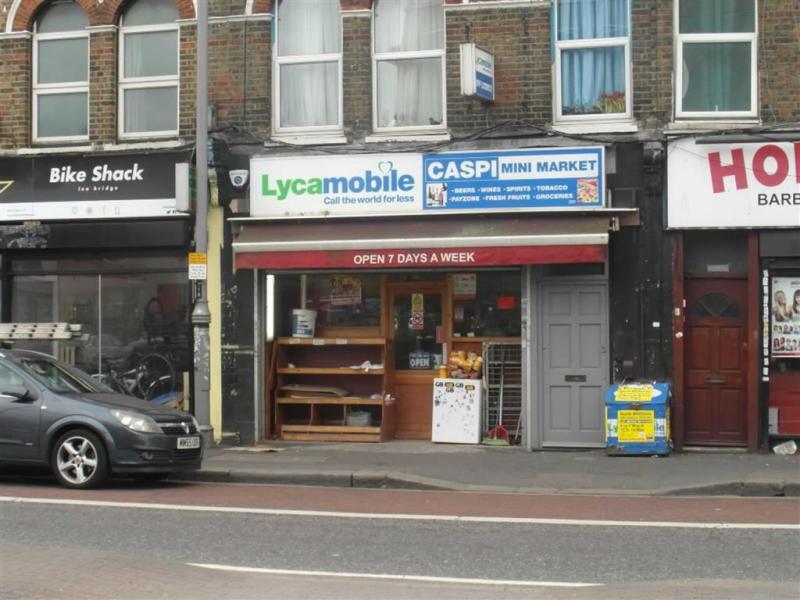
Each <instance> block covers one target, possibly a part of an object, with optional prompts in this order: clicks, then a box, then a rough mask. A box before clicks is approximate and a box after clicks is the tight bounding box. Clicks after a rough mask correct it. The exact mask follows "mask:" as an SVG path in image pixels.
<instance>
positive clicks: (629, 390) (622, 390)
mask: <svg viewBox="0 0 800 600" xmlns="http://www.w3.org/2000/svg"><path fill="white" fill-rule="evenodd" d="M654 392H655V388H653V386H652V385H637V386H620V387H618V388H617V389H616V391H614V401H615V402H650V401H651V400H652V399H653V396H654V395H655V393H654Z"/></svg>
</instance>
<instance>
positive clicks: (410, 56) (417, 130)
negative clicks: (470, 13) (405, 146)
mask: <svg viewBox="0 0 800 600" xmlns="http://www.w3.org/2000/svg"><path fill="white" fill-rule="evenodd" d="M396 1H397V0H375V2H376V3H377V2H396ZM445 1H446V0H442V13H443V14H442V24H443V29H444V31H443V32H442V47H441V48H440V49H437V50H412V51H408V52H375V23H376V19H375V9H374V8H373V10H372V35H371V36H370V38H371V39H370V50H371V53H372V131H373V132H374V133H377V134H386V133H391V134H406V135H411V136H413V135H419V134H426V133H442V132H444V131H446V130H447V65H446V61H445V52H446V48H447V12H446V11H445ZM420 58H438V59H440V61H441V65H442V70H441V73H442V122H441V124H439V125H410V126H402V127H379V126H378V63H379V62H382V61H395V60H417V59H420Z"/></svg>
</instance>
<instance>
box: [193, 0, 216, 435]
mask: <svg viewBox="0 0 800 600" xmlns="http://www.w3.org/2000/svg"><path fill="white" fill-rule="evenodd" d="M196 39H197V87H196V90H195V91H196V98H195V106H196V119H195V121H196V125H195V129H196V140H197V141H196V149H195V172H196V177H197V185H196V191H197V206H196V208H195V226H194V239H195V251H196V252H201V253H203V254H205V253H206V252H207V250H208V0H197V38H196ZM210 322H211V313H210V312H209V310H208V302H207V300H206V282H205V281H197V287H196V289H195V302H194V308H193V310H192V326H193V328H194V414H195V417H196V418H197V420H198V421H199V422H200V427H201V431H202V432H203V437H204V438H205V443H206V447H208V446H210V445H212V444H213V441H214V431H213V429H212V428H211V406H210V401H209V389H210V381H209V380H210V355H209V352H210V349H209V345H210V344H209V335H208V326H209V323H210Z"/></svg>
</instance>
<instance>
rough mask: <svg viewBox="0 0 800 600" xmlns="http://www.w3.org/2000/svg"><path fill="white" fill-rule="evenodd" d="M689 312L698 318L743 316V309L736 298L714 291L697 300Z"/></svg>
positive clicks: (734, 317)
mask: <svg viewBox="0 0 800 600" xmlns="http://www.w3.org/2000/svg"><path fill="white" fill-rule="evenodd" d="M689 314H690V315H691V316H693V317H697V318H709V317H720V318H723V319H738V318H740V317H741V316H742V311H741V307H740V306H739V303H738V302H737V301H736V299H735V298H731V297H730V296H728V295H727V294H720V293H717V292H714V293H711V294H706V295H705V296H701V297H700V298H698V299H697V300H695V301H694V303H693V304H692V305H691V306H690V307H689Z"/></svg>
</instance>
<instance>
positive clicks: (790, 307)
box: [770, 277, 800, 358]
mask: <svg viewBox="0 0 800 600" xmlns="http://www.w3.org/2000/svg"><path fill="white" fill-rule="evenodd" d="M770 301H771V305H770V316H771V321H770V333H771V342H770V348H771V349H772V356H773V358H800V277H773V278H772V294H771V297H770Z"/></svg>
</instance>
